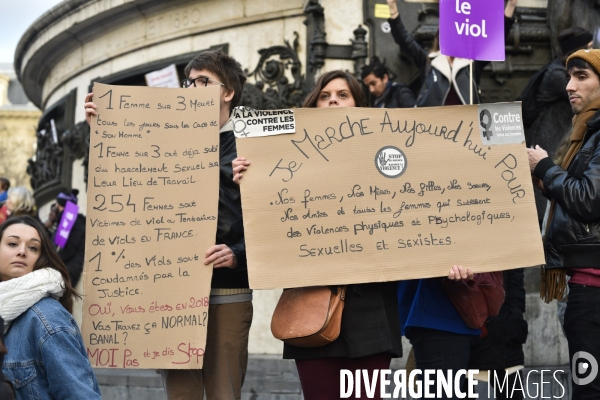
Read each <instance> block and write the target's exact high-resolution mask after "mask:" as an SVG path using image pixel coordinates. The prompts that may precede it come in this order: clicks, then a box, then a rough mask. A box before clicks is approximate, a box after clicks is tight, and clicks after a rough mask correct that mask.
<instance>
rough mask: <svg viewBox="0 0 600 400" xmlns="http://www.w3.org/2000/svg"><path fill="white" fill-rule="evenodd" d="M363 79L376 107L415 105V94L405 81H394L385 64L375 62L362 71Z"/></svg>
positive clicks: (408, 106) (409, 106)
mask: <svg viewBox="0 0 600 400" xmlns="http://www.w3.org/2000/svg"><path fill="white" fill-rule="evenodd" d="M361 77H362V81H363V83H364V84H365V86H366V87H368V88H369V92H370V93H371V95H372V96H373V97H375V99H374V101H373V107H376V108H411V107H414V106H415V94H414V93H413V91H412V90H410V88H409V87H408V86H407V85H405V84H404V83H400V82H392V81H391V80H390V74H389V73H388V70H387V68H386V67H385V65H383V64H381V63H379V62H373V63H371V64H369V65H366V66H365V67H364V68H363V70H362V72H361Z"/></svg>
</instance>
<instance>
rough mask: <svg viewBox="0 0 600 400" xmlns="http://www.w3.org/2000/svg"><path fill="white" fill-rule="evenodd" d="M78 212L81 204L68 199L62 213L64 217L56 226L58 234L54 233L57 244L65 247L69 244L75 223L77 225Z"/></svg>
mask: <svg viewBox="0 0 600 400" xmlns="http://www.w3.org/2000/svg"><path fill="white" fill-rule="evenodd" d="M77 214H79V206H78V205H77V204H75V203H71V202H70V201H67V204H65V209H64V210H63V213H62V218H61V219H60V222H59V224H58V227H57V228H56V235H54V243H56V245H57V246H60V247H65V245H66V244H67V240H68V239H69V234H70V233H71V229H73V225H75V220H76V219H77Z"/></svg>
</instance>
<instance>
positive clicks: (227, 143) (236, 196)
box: [211, 131, 248, 289]
mask: <svg viewBox="0 0 600 400" xmlns="http://www.w3.org/2000/svg"><path fill="white" fill-rule="evenodd" d="M219 141H220V148H219V151H220V153H219V168H220V172H219V216H218V219H217V238H216V243H217V244H226V245H227V246H229V248H230V249H231V250H232V251H233V254H235V258H236V259H237V266H236V267H235V268H234V269H230V268H215V269H213V277H212V283H211V287H212V288H234V289H241V288H247V287H248V267H247V265H246V243H245V241H244V222H243V220H242V202H241V197H240V187H239V185H238V184H237V183H235V182H234V181H233V168H232V166H231V162H232V161H233V160H234V159H235V158H236V157H237V151H236V147H235V136H234V135H233V131H223V132H221V133H220V140H219Z"/></svg>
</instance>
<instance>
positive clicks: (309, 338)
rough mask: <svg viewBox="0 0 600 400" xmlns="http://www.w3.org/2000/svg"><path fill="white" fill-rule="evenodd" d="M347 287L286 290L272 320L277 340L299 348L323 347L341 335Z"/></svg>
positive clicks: (272, 329) (273, 331)
mask: <svg viewBox="0 0 600 400" xmlns="http://www.w3.org/2000/svg"><path fill="white" fill-rule="evenodd" d="M345 297H346V286H340V287H338V288H337V289H336V292H334V291H332V289H330V287H329V286H316V287H306V288H295V289H287V290H284V291H283V293H282V294H281V297H280V298H279V302H278V303H277V306H276V307H275V311H274V312H273V317H272V318H271V332H272V333H273V336H275V338H276V339H279V340H283V341H284V342H285V343H287V344H291V345H292V346H297V347H320V346H325V345H326V344H329V343H331V342H333V341H334V340H335V339H337V338H338V336H339V335H340V328H341V326H342V311H343V310H344V299H345Z"/></svg>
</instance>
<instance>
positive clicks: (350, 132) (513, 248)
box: [235, 103, 544, 289]
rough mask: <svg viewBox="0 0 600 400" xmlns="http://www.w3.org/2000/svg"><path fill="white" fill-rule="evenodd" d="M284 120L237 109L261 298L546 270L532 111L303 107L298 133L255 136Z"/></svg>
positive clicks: (512, 106) (252, 272)
mask: <svg viewBox="0 0 600 400" xmlns="http://www.w3.org/2000/svg"><path fill="white" fill-rule="evenodd" d="M285 111H288V112H289V110H282V111H280V112H279V114H280V115H279V114H277V113H276V112H264V113H265V114H264V115H262V116H260V117H257V116H256V113H254V116H253V117H252V118H250V119H248V118H244V117H245V115H246V114H248V113H246V112H244V111H236V112H235V116H237V117H238V120H237V121H236V123H235V127H236V128H235V130H236V136H238V139H237V149H238V155H239V156H243V157H245V158H246V159H247V160H248V161H250V163H251V166H250V167H249V168H248V170H247V171H246V172H245V174H244V177H243V179H242V181H241V190H242V206H243V211H244V228H245V237H246V249H247V257H248V270H249V278H250V286H251V287H252V288H256V289H266V288H285V287H300V286H312V285H337V284H350V283H361V282H378V281H393V280H399V279H413V278H427V277H435V276H444V275H447V273H448V270H449V269H450V267H451V266H452V265H453V264H461V265H464V266H467V267H470V268H472V269H473V270H474V271H476V272H483V271H498V270H504V269H511V268H517V267H525V266H531V265H537V264H541V263H543V262H544V256H543V251H542V246H541V239H540V232H539V228H538V222H537V213H536V209H535V204H534V197H533V187H532V183H531V176H530V172H529V165H528V161H527V153H526V149H525V145H524V143H523V140H524V136H523V127H522V124H521V120H520V115H519V114H520V104H519V103H507V104H484V105H479V106H450V107H432V108H419V109H388V110H384V109H368V108H319V109H299V110H294V111H293V112H294V120H295V122H294V123H295V133H294V134H281V135H272V136H266V137H260V136H258V135H253V134H252V132H251V131H250V130H248V129H247V125H248V124H249V123H251V124H252V125H257V124H264V125H265V127H264V131H269V130H271V128H272V125H270V124H271V123H272V121H273V118H275V117H277V118H283V117H285V116H286V115H285V114H284V112H285ZM268 114H271V115H268ZM280 122H281V123H282V124H284V125H286V124H287V123H283V120H280ZM256 136H258V137H256Z"/></svg>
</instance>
